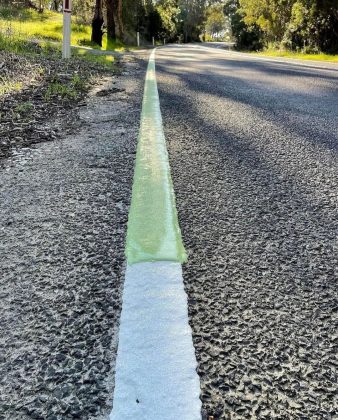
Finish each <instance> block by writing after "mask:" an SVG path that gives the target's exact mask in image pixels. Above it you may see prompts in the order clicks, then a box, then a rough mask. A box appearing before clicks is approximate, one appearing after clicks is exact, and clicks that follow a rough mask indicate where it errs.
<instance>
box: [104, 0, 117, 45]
mask: <svg viewBox="0 0 338 420" xmlns="http://www.w3.org/2000/svg"><path fill="white" fill-rule="evenodd" d="M106 9H107V38H108V42H109V41H115V40H116V25H115V11H116V0H106Z"/></svg>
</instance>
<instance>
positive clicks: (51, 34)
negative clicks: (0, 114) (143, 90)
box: [0, 6, 124, 97]
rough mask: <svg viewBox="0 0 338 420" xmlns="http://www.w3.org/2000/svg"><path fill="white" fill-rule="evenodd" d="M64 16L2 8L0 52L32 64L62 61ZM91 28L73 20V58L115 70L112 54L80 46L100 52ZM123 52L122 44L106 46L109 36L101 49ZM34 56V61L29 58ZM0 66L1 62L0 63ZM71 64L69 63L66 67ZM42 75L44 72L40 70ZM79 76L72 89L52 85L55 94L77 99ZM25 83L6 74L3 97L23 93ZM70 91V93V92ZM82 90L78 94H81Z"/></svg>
mask: <svg viewBox="0 0 338 420" xmlns="http://www.w3.org/2000/svg"><path fill="white" fill-rule="evenodd" d="M62 27H63V16H62V14H61V13H55V12H51V11H45V12H43V13H38V12H37V11H35V10H32V9H17V8H13V7H11V8H9V7H1V6H0V53H1V51H2V52H3V53H14V54H17V55H24V56H25V57H26V58H27V59H29V60H30V61H32V60H33V61H34V58H33V57H34V56H35V57H36V59H39V60H40V59H42V60H43V59H44V58H50V59H51V60H54V61H55V60H59V59H60V58H61V44H62ZM90 38H91V27H90V25H83V24H79V23H78V22H77V21H76V19H75V18H73V21H72V36H71V44H72V45H73V46H74V47H77V48H74V49H73V53H72V54H73V59H72V60H71V61H72V62H73V63H72V64H74V60H75V61H78V62H79V64H81V62H83V61H86V62H90V63H91V64H92V65H98V66H101V67H103V68H106V69H107V70H110V69H112V70H113V71H114V67H115V64H116V63H115V57H114V55H112V54H109V52H107V53H106V54H105V53H102V55H97V54H95V55H94V54H91V53H90V51H89V50H88V48H87V49H85V48H81V47H90V48H94V49H100V47H98V46H95V45H92V44H91V41H90ZM108 48H109V51H111V50H114V51H123V49H124V46H123V45H122V44H121V43H118V42H116V43H112V42H109V43H107V39H106V37H105V38H104V44H103V47H102V48H101V49H102V50H107V49H108ZM28 57H31V58H28ZM0 64H1V63H0ZM67 65H68V64H67ZM41 72H43V69H42V70H41ZM78 77H79V76H78V75H76V74H75V75H74V80H71V81H70V83H69V86H67V85H66V86H63V85H62V84H61V83H58V82H51V86H50V88H51V89H52V91H59V93H60V94H62V95H67V94H68V96H69V97H75V96H76V94H77V93H81V92H80V91H79V90H80V88H81V89H82V88H83V86H82V85H80V84H79V83H78V80H77V78H78ZM53 83H56V86H53ZM22 87H23V83H22V81H21V80H20V78H17V77H8V76H7V75H6V74H5V75H4V77H2V80H1V83H0V97H1V96H2V95H4V94H6V93H9V92H15V91H20V90H21V89H22ZM67 89H68V91H69V92H68V91H67ZM78 91H79V92H78Z"/></svg>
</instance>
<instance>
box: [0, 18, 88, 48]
mask: <svg viewBox="0 0 338 420" xmlns="http://www.w3.org/2000/svg"><path fill="white" fill-rule="evenodd" d="M62 26H63V16H62V14H61V13H55V12H50V11H45V12H43V13H38V12H36V11H32V10H31V11H29V12H28V11H22V14H18V12H17V13H14V15H12V16H11V15H8V14H5V15H4V13H0V33H1V34H2V35H4V36H7V37H13V38H16V39H18V38H19V39H25V40H34V39H37V40H49V41H59V42H61V41H62ZM90 37H91V27H90V26H89V25H80V24H78V23H76V22H75V21H73V22H72V37H71V43H72V44H73V45H81V43H86V42H90Z"/></svg>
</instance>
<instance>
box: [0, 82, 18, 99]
mask: <svg viewBox="0 0 338 420" xmlns="http://www.w3.org/2000/svg"><path fill="white" fill-rule="evenodd" d="M21 89H22V83H21V82H15V81H10V80H7V81H6V80H5V81H2V83H1V84H0V96H2V95H5V94H6V93H10V92H15V91H16V92H18V91H20V90H21Z"/></svg>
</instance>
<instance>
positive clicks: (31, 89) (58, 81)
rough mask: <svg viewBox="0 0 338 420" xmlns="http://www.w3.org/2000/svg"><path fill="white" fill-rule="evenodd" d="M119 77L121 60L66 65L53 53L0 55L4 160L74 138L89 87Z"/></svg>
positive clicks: (1, 154)
mask: <svg viewBox="0 0 338 420" xmlns="http://www.w3.org/2000/svg"><path fill="white" fill-rule="evenodd" d="M36 48H38V46H37V47H36ZM38 51H39V50H38ZM118 72H119V65H118V60H117V61H116V63H114V65H113V64H111V65H107V66H103V65H102V64H99V63H96V62H89V61H88V60H85V59H84V58H83V57H82V58H81V57H75V58H72V59H71V60H68V61H67V62H65V61H64V60H62V59H61V58H60V53H58V52H55V51H53V50H51V51H50V53H49V54H43V53H42V52H40V53H38V52H35V53H34V54H26V55H22V54H16V53H10V52H6V51H0V159H1V158H3V157H7V156H10V155H11V153H12V151H13V150H18V149H20V148H21V147H27V146H30V145H31V144H36V143H40V142H42V141H52V140H56V139H58V138H61V137H62V136H65V134H70V133H72V132H73V131H74V129H76V128H78V124H77V122H78V120H77V118H74V114H76V113H77V107H78V106H81V105H83V99H84V97H85V96H86V93H87V92H88V90H89V89H90V87H91V86H92V85H93V84H95V83H96V81H97V80H99V79H100V78H101V77H104V76H107V75H111V74H114V73H118ZM65 87H66V88H67V89H66V90H61V89H60V88H65Z"/></svg>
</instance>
